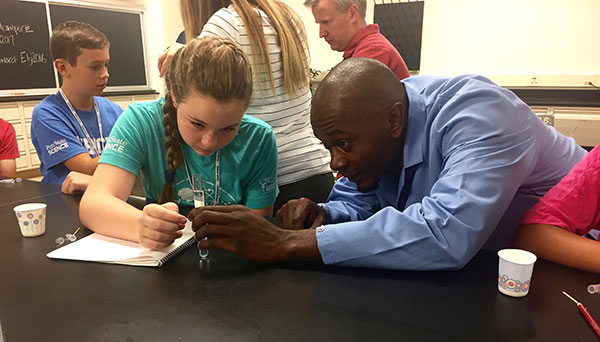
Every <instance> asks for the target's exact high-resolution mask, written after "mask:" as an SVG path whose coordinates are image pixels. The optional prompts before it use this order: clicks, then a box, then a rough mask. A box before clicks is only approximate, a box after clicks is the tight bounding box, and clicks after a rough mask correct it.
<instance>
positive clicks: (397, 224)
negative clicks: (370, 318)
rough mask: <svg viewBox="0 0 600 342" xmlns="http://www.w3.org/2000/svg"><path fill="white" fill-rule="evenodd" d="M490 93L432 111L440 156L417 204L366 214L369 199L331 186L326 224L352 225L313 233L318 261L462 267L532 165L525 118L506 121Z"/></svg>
mask: <svg viewBox="0 0 600 342" xmlns="http://www.w3.org/2000/svg"><path fill="white" fill-rule="evenodd" d="M496 95H497V94H495V93H491V94H490V93H488V94H485V93H483V94H478V96H476V97H472V96H471V97H469V96H466V97H463V100H462V101H457V102H456V103H448V104H447V105H446V106H445V107H444V109H443V110H445V111H447V112H446V113H444V112H440V113H439V114H438V116H437V119H436V120H437V121H436V122H435V123H434V125H433V127H432V128H431V132H443V133H442V135H443V136H442V137H441V138H440V139H439V141H440V145H439V146H436V147H437V148H436V149H434V150H438V149H439V151H441V154H442V156H441V158H440V160H439V162H440V163H442V164H443V166H442V168H441V172H440V173H439V174H436V175H432V176H431V180H432V186H431V190H430V191H429V193H428V195H427V196H423V197H422V198H421V199H420V200H419V201H416V202H413V203H411V204H410V205H408V206H407V207H406V208H396V207H394V206H387V207H384V208H383V209H381V210H379V211H378V212H376V213H374V214H373V215H371V216H369V213H370V212H372V211H373V210H376V209H377V207H376V205H375V204H374V203H371V202H375V200H374V199H373V198H372V197H368V194H366V195H365V194H360V193H358V192H357V191H351V189H350V188H349V187H348V186H344V188H343V191H340V190H338V188H339V187H338V186H337V185H336V187H335V190H334V193H333V194H332V196H331V199H335V200H336V201H337V202H339V203H336V202H333V203H332V204H327V205H326V206H325V208H326V210H327V211H329V216H328V219H329V218H330V217H333V218H339V219H336V221H342V219H343V220H353V221H352V222H345V223H335V224H327V225H325V226H322V227H319V228H318V229H317V230H316V232H315V234H316V237H317V243H318V248H319V251H320V253H321V256H322V258H323V261H324V262H325V263H326V264H338V265H343V266H357V267H373V268H386V269H403V270H434V269H460V268H462V267H463V266H464V265H465V264H466V263H467V262H468V261H469V260H470V259H471V258H472V257H473V256H474V255H475V254H476V253H477V252H478V251H479V249H480V248H481V247H482V246H483V244H484V243H485V241H486V240H487V239H488V238H489V237H490V235H491V234H492V232H493V231H494V229H495V228H496V225H497V224H498V222H499V221H500V219H501V217H502V215H503V214H504V212H505V210H506V209H507V208H508V206H509V204H510V202H511V201H512V199H513V197H514V196H515V194H516V193H517V190H518V189H519V187H520V185H521V184H522V183H523V181H524V179H525V178H526V176H527V174H528V173H530V172H531V169H532V168H533V166H534V164H535V160H534V159H535V157H534V153H531V152H532V149H533V146H534V140H535V139H534V137H532V136H531V131H530V130H529V129H528V121H527V120H525V119H519V117H518V116H519V115H522V114H523V113H515V115H512V116H511V117H507V116H506V115H505V113H506V112H507V111H508V110H511V109H513V110H514V107H512V106H509V105H507V104H506V103H507V101H499V100H498V96H496ZM513 119H514V120H513ZM528 120H529V119H528ZM433 159H435V158H432V160H433ZM429 162H430V163H431V161H429ZM427 164H428V163H427V162H426V163H423V164H422V165H420V166H419V169H417V171H416V172H417V175H416V178H415V179H416V180H419V179H421V178H420V177H421V176H422V175H423V174H424V173H428V172H429V171H431V170H429V169H428V168H429V166H428V165H427ZM419 173H420V174H419ZM341 185H344V184H341ZM421 186H428V185H427V184H426V182H422V183H419V181H417V182H415V183H413V184H412V189H413V190H416V188H418V187H421ZM413 190H411V191H413ZM378 191H384V190H381V189H379V190H378ZM365 196H367V197H365ZM369 203H371V204H370V205H369Z"/></svg>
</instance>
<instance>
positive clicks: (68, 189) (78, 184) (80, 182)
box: [60, 171, 92, 195]
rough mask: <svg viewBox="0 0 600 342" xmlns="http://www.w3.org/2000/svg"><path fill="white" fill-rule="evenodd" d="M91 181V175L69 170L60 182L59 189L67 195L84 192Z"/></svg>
mask: <svg viewBox="0 0 600 342" xmlns="http://www.w3.org/2000/svg"><path fill="white" fill-rule="evenodd" d="M91 181H92V176H90V175H86V174H85V173H81V172H77V171H71V172H69V174H68V175H67V178H65V181H64V182H63V183H62V186H61V188H60V190H61V191H62V192H63V193H65V194H68V195H72V194H75V193H79V192H84V191H85V189H87V187H88V185H89V184H90V182H91Z"/></svg>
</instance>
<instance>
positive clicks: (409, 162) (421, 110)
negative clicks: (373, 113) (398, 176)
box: [402, 82, 427, 169]
mask: <svg viewBox="0 0 600 342" xmlns="http://www.w3.org/2000/svg"><path fill="white" fill-rule="evenodd" d="M402 84H404V88H405V89H406V95H407V97H408V119H407V121H408V122H407V126H406V137H405V139H404V148H403V151H404V157H403V158H404V166H403V168H404V169H406V168H409V167H411V166H414V165H417V164H420V163H421V162H423V146H424V139H425V136H426V135H427V134H425V132H424V129H425V119H426V116H427V115H426V110H425V102H424V101H423V98H422V97H421V96H419V92H418V90H417V89H415V88H414V87H413V86H412V85H411V84H410V83H406V82H402Z"/></svg>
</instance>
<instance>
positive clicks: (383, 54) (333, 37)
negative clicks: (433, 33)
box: [304, 0, 410, 79]
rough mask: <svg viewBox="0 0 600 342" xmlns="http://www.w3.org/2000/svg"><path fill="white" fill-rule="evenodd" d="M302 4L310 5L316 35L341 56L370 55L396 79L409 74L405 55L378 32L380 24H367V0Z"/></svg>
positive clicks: (309, 0) (317, 0)
mask: <svg viewBox="0 0 600 342" xmlns="http://www.w3.org/2000/svg"><path fill="white" fill-rule="evenodd" d="M304 5H305V6H308V7H310V8H311V10H312V13H313V16H314V17H315V22H316V23H317V24H319V36H320V37H321V38H324V39H325V41H326V42H327V43H328V44H329V45H330V46H331V49H332V50H335V51H343V52H344V59H346V58H350V57H367V58H373V59H376V60H378V61H380V62H381V63H383V64H385V65H387V66H388V68H390V69H392V71H393V72H394V73H395V74H396V76H398V78H399V79H404V78H407V77H409V76H410V73H409V72H408V67H407V66H406V63H404V59H402V56H400V53H399V52H398V50H396V48H395V47H394V45H392V43H390V42H389V40H387V39H386V38H385V37H384V36H383V35H382V34H381V33H380V32H379V25H377V24H371V25H367V22H366V20H365V15H366V11H367V1H366V0H306V1H305V2H304Z"/></svg>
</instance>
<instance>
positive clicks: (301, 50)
mask: <svg viewBox="0 0 600 342" xmlns="http://www.w3.org/2000/svg"><path fill="white" fill-rule="evenodd" d="M229 4H232V5H233V7H234V8H235V11H236V12H237V13H238V14H239V15H240V17H241V18H242V22H243V23H244V25H245V26H246V31H247V33H248V37H249V38H250V48H251V50H252V54H253V55H254V56H255V57H254V58H253V61H252V64H253V66H254V78H255V80H256V82H257V84H259V85H261V88H263V87H262V85H263V84H266V83H268V85H269V86H270V88H271V90H272V91H273V92H274V91H275V84H274V80H273V72H272V70H271V61H270V59H269V51H268V49H267V41H266V39H265V36H264V32H263V26H262V19H261V17H260V15H259V14H258V12H257V11H256V8H258V9H260V10H262V11H263V12H265V14H266V15H267V16H268V17H269V18H270V19H271V22H272V24H273V26H274V27H275V30H276V31H277V33H278V35H279V42H280V45H281V55H282V66H283V81H284V85H285V88H286V90H287V91H288V92H290V93H292V94H293V93H295V92H296V91H297V90H299V89H302V88H303V87H305V86H306V85H308V81H309V67H308V66H309V53H308V45H307V43H306V31H305V29H304V24H303V23H302V20H301V19H300V17H299V16H298V14H296V12H294V10H292V8H291V7H289V6H288V5H286V4H285V3H284V2H283V1H280V0H231V1H226V0H180V7H181V17H182V19H183V26H184V28H185V36H186V37H197V36H198V35H199V34H200V33H201V32H202V28H203V27H204V25H205V24H206V22H207V21H208V19H209V18H210V17H211V16H212V15H213V14H214V13H215V12H216V11H217V10H219V9H220V8H222V7H226V6H227V5H229ZM259 56H260V57H259ZM265 88H266V87H265Z"/></svg>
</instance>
